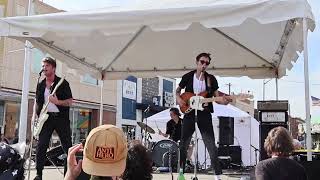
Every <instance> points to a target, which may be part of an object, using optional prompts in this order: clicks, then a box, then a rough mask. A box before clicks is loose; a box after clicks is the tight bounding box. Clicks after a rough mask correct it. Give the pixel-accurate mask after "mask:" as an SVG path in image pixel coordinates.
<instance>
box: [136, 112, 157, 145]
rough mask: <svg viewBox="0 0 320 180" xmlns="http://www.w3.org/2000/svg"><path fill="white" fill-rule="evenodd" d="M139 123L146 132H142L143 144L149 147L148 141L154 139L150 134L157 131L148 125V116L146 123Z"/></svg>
mask: <svg viewBox="0 0 320 180" xmlns="http://www.w3.org/2000/svg"><path fill="white" fill-rule="evenodd" d="M137 124H138V125H139V126H140V127H141V130H144V133H141V139H142V140H143V145H144V146H145V147H147V146H148V142H150V139H152V137H151V135H150V134H154V133H155V131H154V130H153V129H152V128H151V127H150V126H148V125H147V118H146V123H143V122H137Z"/></svg>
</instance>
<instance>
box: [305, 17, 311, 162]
mask: <svg viewBox="0 0 320 180" xmlns="http://www.w3.org/2000/svg"><path fill="white" fill-rule="evenodd" d="M303 47H304V49H303V59H304V91H305V103H306V104H305V108H306V132H307V137H306V142H307V161H312V155H311V141H312V139H311V122H310V89H309V62H308V26H307V20H306V18H303Z"/></svg>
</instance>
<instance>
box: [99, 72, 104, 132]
mask: <svg viewBox="0 0 320 180" xmlns="http://www.w3.org/2000/svg"><path fill="white" fill-rule="evenodd" d="M103 83H104V76H103V75H102V78H101V85H100V111H99V112H100V118H99V125H100V126H101V125H102V120H103Z"/></svg>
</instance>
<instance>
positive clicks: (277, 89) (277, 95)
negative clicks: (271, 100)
mask: <svg viewBox="0 0 320 180" xmlns="http://www.w3.org/2000/svg"><path fill="white" fill-rule="evenodd" d="M276 100H279V84H278V77H276Z"/></svg>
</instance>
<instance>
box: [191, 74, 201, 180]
mask: <svg viewBox="0 0 320 180" xmlns="http://www.w3.org/2000/svg"><path fill="white" fill-rule="evenodd" d="M201 77H202V72H201V74H200V76H199V81H200V80H201ZM198 93H199V92H198ZM198 93H196V98H199V95H198ZM194 111H195V112H194V124H195V127H194V137H195V141H196V142H197V141H198V133H197V129H198V110H197V109H195V110H194ZM195 150H196V152H195V153H194V160H195V163H194V164H195V166H194V170H193V171H194V177H193V178H192V180H198V177H197V165H198V143H195Z"/></svg>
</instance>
